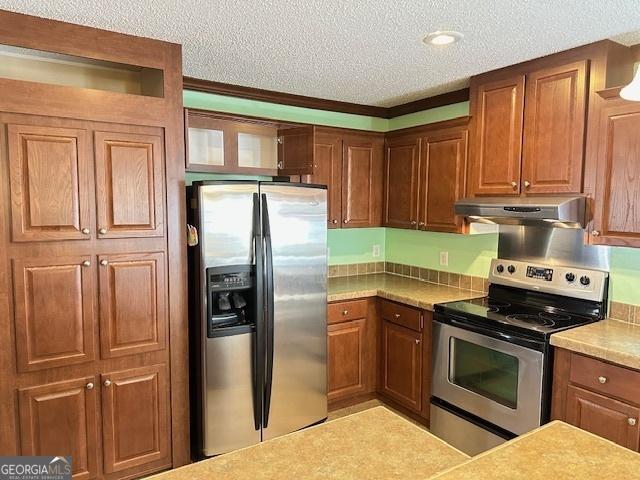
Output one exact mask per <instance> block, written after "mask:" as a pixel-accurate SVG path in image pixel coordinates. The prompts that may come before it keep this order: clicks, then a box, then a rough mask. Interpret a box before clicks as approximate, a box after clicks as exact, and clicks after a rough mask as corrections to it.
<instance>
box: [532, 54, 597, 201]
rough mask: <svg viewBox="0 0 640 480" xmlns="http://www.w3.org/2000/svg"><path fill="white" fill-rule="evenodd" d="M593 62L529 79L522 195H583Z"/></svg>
mask: <svg viewBox="0 0 640 480" xmlns="http://www.w3.org/2000/svg"><path fill="white" fill-rule="evenodd" d="M588 70H589V68H588V61H587V60H582V61H580V62H575V63H571V64H569V65H562V66H559V67H553V68H546V69H543V70H537V71H535V72H533V73H530V74H528V75H527V86H526V93H525V97H526V99H527V101H526V103H525V108H524V139H523V142H524V143H523V145H524V147H523V153H522V187H521V191H522V192H523V193H531V194H537V193H580V192H581V191H582V169H583V164H584V134H585V125H586V121H585V120H586V114H587V95H588V91H587V75H588Z"/></svg>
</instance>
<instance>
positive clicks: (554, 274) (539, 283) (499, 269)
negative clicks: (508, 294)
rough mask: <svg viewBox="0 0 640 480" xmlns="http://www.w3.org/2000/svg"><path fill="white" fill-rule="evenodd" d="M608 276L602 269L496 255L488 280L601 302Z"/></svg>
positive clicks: (499, 283)
mask: <svg viewBox="0 0 640 480" xmlns="http://www.w3.org/2000/svg"><path fill="white" fill-rule="evenodd" d="M608 277H609V274H608V273H607V272H603V271H601V270H589V269H585V268H580V267H571V266H562V265H544V264H535V263H529V262H522V261H518V260H509V259H500V258H497V259H494V260H492V261H491V272H490V274H489V282H490V283H494V284H498V285H506V286H509V287H517V288H524V289H528V290H538V291H542V292H547V293H553V294H556V295H565V296H567V297H574V298H581V299H583V300H593V301H602V299H603V298H604V294H605V289H606V288H607V279H608Z"/></svg>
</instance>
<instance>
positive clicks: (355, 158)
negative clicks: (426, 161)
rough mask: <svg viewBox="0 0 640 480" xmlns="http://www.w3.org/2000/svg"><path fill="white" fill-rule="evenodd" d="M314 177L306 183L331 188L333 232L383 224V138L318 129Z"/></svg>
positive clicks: (329, 211) (330, 223)
mask: <svg viewBox="0 0 640 480" xmlns="http://www.w3.org/2000/svg"><path fill="white" fill-rule="evenodd" d="M314 148H315V154H314V156H315V158H314V173H313V175H305V176H304V177H303V178H302V181H304V182H306V183H315V184H320V185H326V186H327V198H328V202H329V205H328V207H327V222H328V227H329V228H357V227H376V226H379V225H380V223H381V209H382V157H383V137H382V135H380V134H374V133H371V132H362V133H360V132H356V131H353V130H344V129H337V128H331V129H329V128H317V129H316V134H315V146H314Z"/></svg>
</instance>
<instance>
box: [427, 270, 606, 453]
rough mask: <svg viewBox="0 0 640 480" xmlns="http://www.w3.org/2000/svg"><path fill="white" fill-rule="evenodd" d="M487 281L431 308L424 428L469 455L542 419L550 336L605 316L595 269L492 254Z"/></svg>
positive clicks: (602, 279) (602, 281) (601, 281)
mask: <svg viewBox="0 0 640 480" xmlns="http://www.w3.org/2000/svg"><path fill="white" fill-rule="evenodd" d="M489 281H490V287H489V294H488V296H487V297H484V298H479V299H473V300H467V301H458V302H449V303H443V304H439V305H436V306H435V309H434V310H435V313H434V325H433V376H432V395H433V396H432V399H431V431H432V432H433V433H434V434H435V435H437V436H439V437H441V438H443V439H444V440H445V441H447V442H449V443H451V444H452V445H454V446H456V447H458V448H459V449H461V450H463V451H465V452H466V453H468V454H472V455H475V454H477V453H479V452H481V451H483V450H486V449H488V448H491V447H493V446H495V445H497V444H499V443H502V442H503V441H505V440H507V439H510V438H513V437H514V436H516V435H520V434H522V433H525V432H528V431H529V430H532V429H534V428H536V427H538V426H540V425H542V424H543V423H544V422H546V421H548V420H549V409H550V390H551V368H552V351H551V348H550V346H549V337H550V335H551V334H553V333H555V332H558V331H561V330H565V329H568V328H572V327H575V326H577V325H581V324H586V323H589V322H594V321H597V320H600V319H602V318H604V316H605V313H606V300H607V286H608V273H607V272H604V271H601V270H592V269H586V268H578V267H567V266H557V265H545V264H540V263H531V262H528V261H517V260H505V259H494V260H493V261H492V263H491V272H490V274H489Z"/></svg>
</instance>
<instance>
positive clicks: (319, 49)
mask: <svg viewBox="0 0 640 480" xmlns="http://www.w3.org/2000/svg"><path fill="white" fill-rule="evenodd" d="M0 8H4V9H7V10H12V11H17V12H22V13H28V14H32V15H37V16H42V17H46V18H54V19H58V20H64V21H68V22H73V23H79V24H83V25H90V26H95V27H100V28H105V29H108V30H114V31H118V32H123V33H130V34H134V35H140V36H145V37H151V38H157V39H161V40H167V41H171V42H176V43H181V44H182V45H183V56H184V75H185V76H188V77H195V78H201V79H206V80H214V81H218V82H225V83H230V84H235V85H242V86H249V87H256V88H262V89H267V90H274V91H279V92H286V93H293V94H299V95H306V96H311V97H318V98H325V99H332V100H340V101H345V102H353V103H358V104H365V105H376V106H383V107H388V106H393V105H398V104H402V103H406V102H410V101H413V100H416V99H419V98H424V97H429V96H434V95H437V94H440V93H443V92H447V91H452V90H457V89H460V88H463V87H466V86H467V82H468V78H469V77H470V76H472V75H475V74H478V73H482V72H485V71H489V70H493V69H496V68H501V67H504V66H507V65H512V64H515V63H519V62H522V61H525V60H529V59H532V58H536V57H540V56H544V55H547V54H551V53H555V52H558V51H562V50H566V49H569V48H573V47H576V46H579V45H583V44H586V43H590V42H593V41H597V40H601V39H604V38H611V37H615V36H616V35H622V34H627V33H628V32H632V31H634V30H636V31H637V30H638V26H639V25H640V9H638V8H637V4H636V2H633V1H629V0H612V1H609V2H602V1H601V0H566V1H563V2H553V1H549V0H544V1H541V2H521V1H515V0H497V1H494V2H475V1H470V0H451V1H447V2H443V1H442V0H423V1H418V0H411V1H406V2H402V3H401V4H398V3H397V2H393V1H391V0H370V1H367V2H345V1H342V0H309V1H305V2H285V1H278V0H269V1H265V0H247V1H243V2H237V1H234V0H212V1H206V2H203V1H198V0H186V1H183V2H164V1H159V0H141V1H137V2H131V1H128V0H113V1H110V2H103V1H98V0H85V1H82V2H80V1H77V0H43V1H39V2H24V1H22V0H0ZM435 30H458V31H460V32H461V33H463V34H464V38H463V39H462V40H461V41H460V42H458V43H456V44H453V45H449V46H447V47H436V46H433V45H425V44H424V43H423V42H422V39H423V38H424V36H425V35H426V34H427V33H429V32H432V31H435ZM636 40H638V41H640V35H635V36H634V35H627V36H623V37H620V41H621V42H623V43H624V42H631V43H634V42H636ZM631 43H629V44H631Z"/></svg>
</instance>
